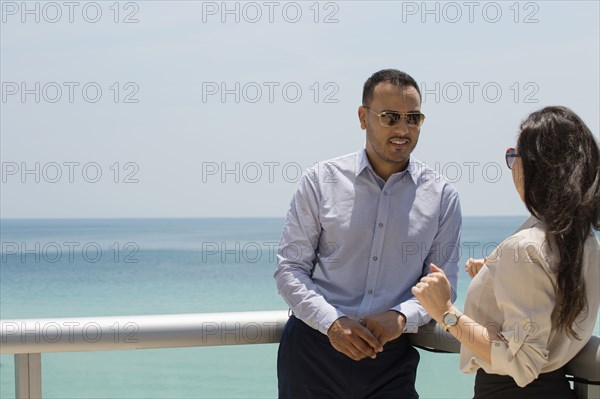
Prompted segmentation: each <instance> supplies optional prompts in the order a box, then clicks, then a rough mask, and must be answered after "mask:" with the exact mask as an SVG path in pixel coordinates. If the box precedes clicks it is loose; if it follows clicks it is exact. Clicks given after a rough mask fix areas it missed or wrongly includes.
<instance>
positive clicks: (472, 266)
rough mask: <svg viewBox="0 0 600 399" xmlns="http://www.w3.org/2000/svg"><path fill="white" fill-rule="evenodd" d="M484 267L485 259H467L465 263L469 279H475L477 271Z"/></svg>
mask: <svg viewBox="0 0 600 399" xmlns="http://www.w3.org/2000/svg"><path fill="white" fill-rule="evenodd" d="M483 266H485V259H473V258H469V260H468V261H467V262H466V263H465V270H466V271H467V273H469V276H471V278H473V277H475V276H476V275H477V273H479V270H481V268H482V267H483Z"/></svg>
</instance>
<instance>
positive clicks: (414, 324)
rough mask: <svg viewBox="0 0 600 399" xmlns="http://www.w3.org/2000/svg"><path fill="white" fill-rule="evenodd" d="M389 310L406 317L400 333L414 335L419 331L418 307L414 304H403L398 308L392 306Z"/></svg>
mask: <svg viewBox="0 0 600 399" xmlns="http://www.w3.org/2000/svg"><path fill="white" fill-rule="evenodd" d="M391 310H395V311H396V312H400V313H402V314H403V315H404V317H406V324H405V325H404V331H402V333H416V332H417V331H419V319H420V317H419V316H420V314H419V307H418V306H417V305H415V304H414V303H410V302H404V303H401V304H400V305H398V306H394V307H393V308H392V309H391Z"/></svg>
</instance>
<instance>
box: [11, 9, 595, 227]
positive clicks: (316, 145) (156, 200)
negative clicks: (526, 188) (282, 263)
mask: <svg viewBox="0 0 600 399" xmlns="http://www.w3.org/2000/svg"><path fill="white" fill-rule="evenodd" d="M24 4H25V5H26V9H24V8H23V5H24ZM48 4H50V3H43V2H27V3H22V2H10V1H2V2H1V9H2V25H1V28H0V34H1V38H0V45H1V56H2V57H1V61H0V67H1V70H0V75H1V81H2V100H1V101H2V102H1V103H0V111H1V122H0V129H1V130H0V132H1V138H0V144H1V148H0V155H1V158H2V182H1V184H2V190H1V192H0V200H1V204H0V213H1V217H3V218H21V217H27V218H34V217H35V218H37V217H42V218H62V217H87V218H92V217H99V218H106V217H203V216H225V217H252V216H274V217H283V216H285V213H286V212H287V209H288V205H289V201H290V198H291V195H292V193H293V191H294V189H295V186H296V182H297V181H298V178H299V174H300V173H301V171H302V170H303V169H305V168H307V167H309V166H311V165H312V164H313V163H314V162H317V161H320V160H324V159H329V158H333V157H336V156H339V155H343V154H347V153H350V152H353V151H356V150H358V149H360V148H362V147H363V146H364V132H363V131H362V130H360V126H359V123H358V118H357V116H356V111H357V107H358V106H359V105H360V101H361V94H362V85H363V83H364V81H365V80H366V79H367V78H368V77H369V76H370V75H371V74H372V73H373V72H375V71H377V70H379V69H383V68H390V67H391V68H397V69H401V70H404V71H406V72H408V73H409V74H411V75H412V76H413V77H414V78H415V80H416V81H417V82H418V83H419V84H420V85H421V90H422V91H423V95H424V96H423V97H424V101H423V105H422V111H423V113H425V114H426V115H427V119H426V122H425V124H424V125H423V127H422V128H421V137H420V140H419V144H418V146H417V149H416V151H415V153H414V154H415V156H416V157H417V158H418V159H420V160H422V161H424V162H426V163H428V164H429V165H430V166H432V167H433V168H434V169H436V170H439V171H441V172H443V173H445V174H446V175H447V176H448V178H449V180H450V181H452V182H454V184H455V185H456V187H457V188H458V190H459V192H460V194H461V202H462V207H463V214H465V215H497V216H504V215H525V214H526V210H525V208H524V206H523V205H522V203H521V202H520V200H519V199H518V196H517V194H516V193H515V192H514V189H513V186H512V181H511V179H510V173H509V171H508V170H507V169H506V167H505V165H504V159H503V153H504V150H505V149H506V147H508V146H511V145H513V144H514V141H515V137H516V134H517V132H518V126H519V123H520V122H521V121H522V120H523V119H524V118H525V117H526V116H527V114H528V113H530V112H532V111H534V110H536V109H539V108H541V107H543V106H545V105H557V104H560V105H566V106H568V107H570V108H572V109H573V110H574V111H575V112H577V113H578V114H579V115H580V116H581V117H582V118H583V119H584V120H585V121H586V123H587V124H588V125H589V127H590V128H591V129H592V131H593V132H594V134H595V135H596V136H598V132H599V131H600V121H599V114H598V109H600V99H599V92H600V83H599V73H598V71H599V70H600V63H599V53H600V50H599V48H600V43H599V37H600V32H599V24H600V22H599V13H600V9H599V3H598V2H596V1H582V2H566V1H547V2H546V1H536V2H427V3H424V2H400V1H394V2H393V1H387V2H367V1H341V2H315V1H307V2H304V1H302V2H278V1H274V2H262V1H259V2H227V3H223V2H220V1H219V2H200V1H185V2H179V1H170V2H165V1H135V2H119V3H115V2H110V1H109V2H103V1H98V2H75V3H74V5H73V6H72V8H71V9H70V8H69V7H68V6H65V5H64V3H63V2H56V3H51V5H48ZM36 18H37V21H36ZM115 21H116V22H115ZM36 97H37V98H36Z"/></svg>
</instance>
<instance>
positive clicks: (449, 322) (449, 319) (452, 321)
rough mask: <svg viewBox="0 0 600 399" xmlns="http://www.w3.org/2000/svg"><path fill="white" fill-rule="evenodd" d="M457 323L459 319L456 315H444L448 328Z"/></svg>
mask: <svg viewBox="0 0 600 399" xmlns="http://www.w3.org/2000/svg"><path fill="white" fill-rule="evenodd" d="M457 321H458V317H456V315H455V314H454V313H447V314H445V315H444V324H446V325H448V326H454V325H456V322H457Z"/></svg>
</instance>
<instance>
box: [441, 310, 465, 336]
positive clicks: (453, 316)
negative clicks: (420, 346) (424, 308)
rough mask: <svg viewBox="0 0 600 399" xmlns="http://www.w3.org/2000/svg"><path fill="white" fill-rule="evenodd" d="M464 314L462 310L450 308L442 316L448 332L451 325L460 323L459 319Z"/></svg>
mask: <svg viewBox="0 0 600 399" xmlns="http://www.w3.org/2000/svg"><path fill="white" fill-rule="evenodd" d="M462 315H463V313H462V312H461V311H460V310H456V311H450V310H449V311H447V312H446V313H444V316H443V317H442V324H443V325H444V329H445V330H446V332H448V329H449V328H450V327H454V326H455V325H457V324H458V319H460V317H461V316H462Z"/></svg>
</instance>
